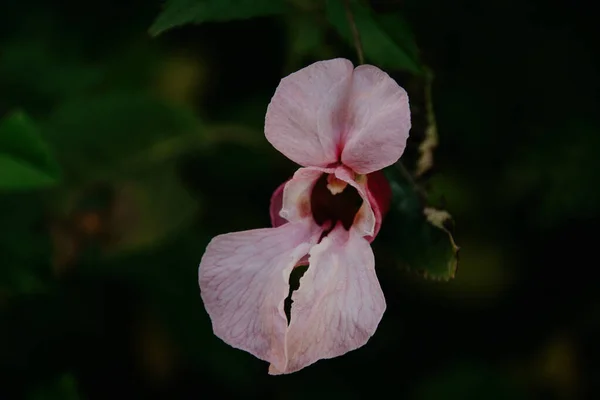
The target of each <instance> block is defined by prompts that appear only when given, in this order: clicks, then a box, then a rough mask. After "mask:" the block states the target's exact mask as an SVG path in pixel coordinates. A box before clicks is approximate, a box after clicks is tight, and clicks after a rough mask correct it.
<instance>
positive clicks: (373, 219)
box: [335, 166, 381, 243]
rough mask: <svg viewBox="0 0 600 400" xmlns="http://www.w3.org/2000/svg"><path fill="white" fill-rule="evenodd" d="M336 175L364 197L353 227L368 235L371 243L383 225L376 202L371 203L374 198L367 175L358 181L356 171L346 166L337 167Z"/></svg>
mask: <svg viewBox="0 0 600 400" xmlns="http://www.w3.org/2000/svg"><path fill="white" fill-rule="evenodd" d="M335 176H336V178H338V179H340V180H342V181H344V182H346V183H348V184H349V185H351V186H352V187H354V188H355V189H356V191H357V192H358V194H359V195H360V197H362V199H363V203H362V205H361V206H360V209H359V210H358V212H357V213H356V216H355V217H354V222H353V223H352V228H353V229H355V230H356V232H357V233H359V234H360V235H362V236H367V237H368V241H369V243H370V242H372V241H373V239H374V238H375V236H376V235H377V233H378V232H379V228H380V227H381V213H375V211H378V208H377V205H376V204H372V203H371V200H373V199H372V196H369V194H368V189H367V183H366V182H367V179H366V177H365V176H361V177H359V178H360V179H359V180H360V182H359V181H357V180H356V177H355V174H354V172H352V171H351V170H350V169H349V168H347V167H345V166H341V167H338V168H336V170H335Z"/></svg>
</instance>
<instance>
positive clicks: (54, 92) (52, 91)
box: [0, 34, 104, 112]
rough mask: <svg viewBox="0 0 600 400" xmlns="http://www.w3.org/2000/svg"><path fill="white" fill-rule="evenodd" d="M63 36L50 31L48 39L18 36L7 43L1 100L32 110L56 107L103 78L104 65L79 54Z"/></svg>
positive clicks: (0, 62)
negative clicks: (101, 65)
mask: <svg viewBox="0 0 600 400" xmlns="http://www.w3.org/2000/svg"><path fill="white" fill-rule="evenodd" d="M61 39H62V38H59V37H54V36H53V35H52V34H47V36H46V37H44V38H38V39H15V40H14V41H11V42H8V43H6V44H4V45H3V48H2V52H0V88H2V92H3V93H2V96H3V99H1V100H0V102H1V101H5V102H6V103H7V104H21V105H23V106H24V107H26V109H27V110H28V111H30V112H31V111H32V110H34V109H37V108H41V109H45V108H46V107H48V106H53V105H54V104H55V103H56V102H58V101H63V100H64V99H66V98H68V97H70V96H73V95H76V94H77V93H82V92H84V91H85V90H88V89H90V88H91V87H94V85H97V84H98V83H100V82H101V81H102V79H103V74H104V71H103V70H102V69H101V68H100V66H98V65H95V64H91V63H86V62H85V61H84V60H83V59H82V58H79V57H77V49H73V48H71V47H70V46H68V45H67V44H66V43H65V41H64V40H61ZM42 105H43V107H40V106H42Z"/></svg>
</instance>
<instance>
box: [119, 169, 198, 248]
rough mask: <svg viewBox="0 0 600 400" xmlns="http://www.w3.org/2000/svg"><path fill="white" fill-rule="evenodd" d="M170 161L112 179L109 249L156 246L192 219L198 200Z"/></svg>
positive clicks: (188, 223)
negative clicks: (130, 175) (111, 235)
mask: <svg viewBox="0 0 600 400" xmlns="http://www.w3.org/2000/svg"><path fill="white" fill-rule="evenodd" d="M172 164H173V163H169V164H166V165H162V164H161V165H158V166H157V167H156V168H154V169H152V170H149V171H145V172H143V173H142V174H137V175H135V176H132V177H131V179H128V180H120V181H117V182H115V198H114V206H113V215H112V217H111V221H110V224H111V227H110V230H111V232H112V233H113V235H114V241H113V244H112V245H111V246H110V251H131V250H137V249H139V248H144V247H149V246H151V245H156V244H157V243H158V242H160V241H162V240H163V239H166V238H168V237H170V236H171V235H173V234H174V233H176V232H178V231H179V230H181V229H183V228H184V227H186V226H189V225H190V224H191V223H192V222H193V221H194V216H195V215H196V213H197V212H198V201H197V200H196V199H194V198H193V197H192V196H191V195H190V193H189V192H188V191H187V190H186V189H185V187H184V185H183V183H182V182H181V180H180V179H179V177H178V175H177V170H176V166H175V165H172Z"/></svg>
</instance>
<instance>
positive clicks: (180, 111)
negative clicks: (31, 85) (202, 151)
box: [44, 91, 203, 180]
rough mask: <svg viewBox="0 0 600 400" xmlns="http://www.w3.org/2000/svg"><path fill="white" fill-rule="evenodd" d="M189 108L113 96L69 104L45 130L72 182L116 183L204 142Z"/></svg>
mask: <svg viewBox="0 0 600 400" xmlns="http://www.w3.org/2000/svg"><path fill="white" fill-rule="evenodd" d="M199 128H200V124H199V121H198V120H197V119H196V117H195V116H194V114H193V113H192V112H191V111H190V110H187V109H186V108H182V107H177V106H174V105H171V104H167V103H165V102H164V101H162V100H160V99H157V98H154V97H152V96H149V95H147V94H145V93H141V92H121V91H118V92H112V93H106V94H104V95H99V96H93V97H84V98H79V99H77V100H76V101H72V102H69V103H65V104H63V105H62V106H61V107H60V108H59V109H58V110H56V111H55V112H54V113H53V115H52V116H51V117H50V119H49V120H48V121H47V122H46V124H45V125H44V132H45V133H47V137H48V140H49V141H50V142H51V143H53V144H54V146H55V148H56V150H57V152H58V156H59V159H60V160H61V164H62V165H64V168H65V170H66V172H67V173H68V174H69V177H70V178H74V179H80V180H89V179H90V178H93V179H99V178H114V177H115V176H117V177H119V176H122V174H123V173H124V172H127V173H131V172H133V171H135V170H142V169H145V168H148V167H151V166H152V165H155V164H157V163H162V162H164V161H165V160H168V159H171V158H173V157H174V156H176V155H178V154H180V153H181V152H182V151H185V150H186V148H188V147H190V144H191V143H194V142H198V141H202V139H203V135H202V134H201V133H200V130H199Z"/></svg>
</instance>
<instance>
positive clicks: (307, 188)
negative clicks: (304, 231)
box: [279, 167, 335, 222]
mask: <svg viewBox="0 0 600 400" xmlns="http://www.w3.org/2000/svg"><path fill="white" fill-rule="evenodd" d="M334 171H335V170H334V169H333V168H318V167H309V168H299V169H298V170H297V171H296V172H295V173H294V176H293V177H292V179H290V180H289V181H287V182H286V184H285V187H284V188H283V198H282V206H281V211H280V212H279V216H280V217H281V218H284V219H285V220H287V221H290V222H293V221H300V220H303V219H304V218H309V217H310V218H312V212H311V206H310V196H311V194H312V189H313V187H314V186H315V183H316V182H317V180H318V179H319V177H320V176H321V175H322V174H323V173H333V172H334Z"/></svg>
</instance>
